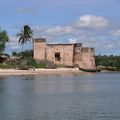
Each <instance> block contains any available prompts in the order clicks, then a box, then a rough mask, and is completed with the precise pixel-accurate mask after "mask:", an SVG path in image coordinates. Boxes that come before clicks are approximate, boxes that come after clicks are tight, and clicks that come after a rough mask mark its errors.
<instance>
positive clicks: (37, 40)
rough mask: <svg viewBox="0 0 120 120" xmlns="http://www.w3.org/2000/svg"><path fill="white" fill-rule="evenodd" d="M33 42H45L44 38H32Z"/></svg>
mask: <svg viewBox="0 0 120 120" xmlns="http://www.w3.org/2000/svg"><path fill="white" fill-rule="evenodd" d="M34 42H36V43H38V42H46V38H34Z"/></svg>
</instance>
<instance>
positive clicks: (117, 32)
mask: <svg viewBox="0 0 120 120" xmlns="http://www.w3.org/2000/svg"><path fill="white" fill-rule="evenodd" d="M112 34H113V35H114V36H120V30H115V31H114V32H113V33H112Z"/></svg>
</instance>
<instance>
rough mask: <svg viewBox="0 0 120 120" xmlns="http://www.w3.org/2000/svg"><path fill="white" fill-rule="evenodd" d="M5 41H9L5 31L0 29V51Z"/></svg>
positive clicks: (3, 47) (0, 51) (2, 49)
mask: <svg viewBox="0 0 120 120" xmlns="http://www.w3.org/2000/svg"><path fill="white" fill-rule="evenodd" d="M6 42H9V37H8V35H7V32H6V31H5V30H1V29H0V53H2V52H3V51H4V49H5V44H6Z"/></svg>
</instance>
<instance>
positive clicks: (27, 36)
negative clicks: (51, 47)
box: [17, 25, 33, 50]
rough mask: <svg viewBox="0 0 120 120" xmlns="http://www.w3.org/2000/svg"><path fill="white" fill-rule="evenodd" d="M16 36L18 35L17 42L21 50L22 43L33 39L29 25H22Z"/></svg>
mask: <svg viewBox="0 0 120 120" xmlns="http://www.w3.org/2000/svg"><path fill="white" fill-rule="evenodd" d="M17 37H19V41H18V42H19V43H21V45H22V50H23V45H24V44H25V43H26V42H28V41H31V40H33V31H32V30H31V28H30V27H29V25H24V27H23V29H22V30H21V32H20V33H18V34H17Z"/></svg>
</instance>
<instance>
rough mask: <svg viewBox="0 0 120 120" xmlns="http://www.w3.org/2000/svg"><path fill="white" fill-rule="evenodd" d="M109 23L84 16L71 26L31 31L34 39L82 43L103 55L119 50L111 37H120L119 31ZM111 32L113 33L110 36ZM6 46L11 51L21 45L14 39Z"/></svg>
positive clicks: (119, 43)
mask: <svg viewBox="0 0 120 120" xmlns="http://www.w3.org/2000/svg"><path fill="white" fill-rule="evenodd" d="M109 23H110V21H109V20H107V19H105V18H104V17H101V16H100V17H99V16H98V17H97V16H92V15H85V16H81V17H80V18H79V19H78V20H76V21H75V22H73V23H71V24H67V25H57V26H53V27H40V26H34V27H32V29H33V31H34V37H42V36H45V37H46V38H47V41H48V42H49V43H50V42H51V43H58V42H64V43H66V42H69V43H75V42H80V43H83V46H88V47H95V51H97V53H101V52H103V51H104V53H107V52H108V53H109V52H110V51H111V53H112V51H114V50H115V49H118V48H120V42H119V40H118V38H117V37H113V35H120V30H119V29H117V30H115V26H114V27H112V26H110V25H111V24H109ZM78 26H79V27H78ZM99 28H100V29H99ZM101 28H103V29H101ZM109 28H111V29H109ZM116 28H117V27H116ZM113 29H114V30H113ZM111 31H114V32H112V34H111ZM8 45H9V47H10V48H11V49H12V50H13V49H21V45H20V44H18V42H17V39H16V38H11V42H10V43H8ZM106 51H107V52H106Z"/></svg>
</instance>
